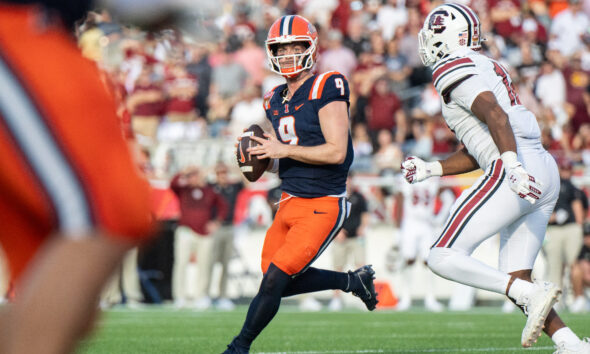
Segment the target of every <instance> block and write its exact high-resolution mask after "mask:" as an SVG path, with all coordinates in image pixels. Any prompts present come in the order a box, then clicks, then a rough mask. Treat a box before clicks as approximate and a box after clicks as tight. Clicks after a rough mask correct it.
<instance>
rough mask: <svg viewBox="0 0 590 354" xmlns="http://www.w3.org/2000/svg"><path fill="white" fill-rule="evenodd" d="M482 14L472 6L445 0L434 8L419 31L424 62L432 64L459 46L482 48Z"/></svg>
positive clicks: (421, 56) (420, 53) (421, 54)
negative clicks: (472, 8)
mask: <svg viewBox="0 0 590 354" xmlns="http://www.w3.org/2000/svg"><path fill="white" fill-rule="evenodd" d="M480 34H481V24H480V21H479V17H477V15H476V14H475V12H473V10H471V9H470V8H469V7H467V6H464V5H459V4H451V3H449V4H444V5H441V6H439V7H437V8H435V9H434V10H432V11H431V12H430V13H429V14H428V16H426V20H425V21H424V26H422V29H421V30H420V32H419V33H418V53H419V55H420V59H421V60H422V63H423V64H424V65H426V66H432V65H434V64H436V62H438V61H439V60H441V59H443V58H445V57H446V56H448V55H449V54H450V53H452V52H454V51H455V50H457V49H460V48H468V49H472V50H480V49H481V43H480V42H481V35H480Z"/></svg>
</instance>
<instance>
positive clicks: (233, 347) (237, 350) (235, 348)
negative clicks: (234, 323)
mask: <svg viewBox="0 0 590 354" xmlns="http://www.w3.org/2000/svg"><path fill="white" fill-rule="evenodd" d="M236 338H238V337H234V339H233V340H232V341H231V343H229V344H228V345H227V349H226V350H225V351H224V352H223V353H222V354H248V353H249V352H250V351H249V350H248V349H246V348H244V347H240V346H239V345H237V343H236Z"/></svg>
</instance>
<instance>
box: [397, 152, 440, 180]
mask: <svg viewBox="0 0 590 354" xmlns="http://www.w3.org/2000/svg"><path fill="white" fill-rule="evenodd" d="M402 173H403V174H404V178H405V179H406V181H408V183H410V184H414V183H417V182H420V181H424V180H425V179H427V178H429V177H432V176H442V166H441V164H440V162H438V161H434V162H426V161H424V160H422V159H421V158H419V157H416V156H410V157H408V158H406V160H405V161H404V162H402Z"/></svg>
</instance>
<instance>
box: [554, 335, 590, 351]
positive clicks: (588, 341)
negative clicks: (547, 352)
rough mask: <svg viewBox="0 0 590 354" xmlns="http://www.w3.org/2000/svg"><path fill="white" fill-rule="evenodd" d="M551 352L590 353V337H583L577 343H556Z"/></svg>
mask: <svg viewBox="0 0 590 354" xmlns="http://www.w3.org/2000/svg"><path fill="white" fill-rule="evenodd" d="M555 349H556V350H555V351H554V352H553V354H590V338H584V339H582V341H581V342H580V343H578V345H575V346H568V345H567V344H566V343H565V342H562V343H559V344H557V346H556V347H555Z"/></svg>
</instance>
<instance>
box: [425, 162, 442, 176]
mask: <svg viewBox="0 0 590 354" xmlns="http://www.w3.org/2000/svg"><path fill="white" fill-rule="evenodd" d="M426 172H427V173H429V174H430V175H431V176H442V174H443V170H442V165H441V164H440V162H438V161H434V162H427V163H426Z"/></svg>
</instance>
